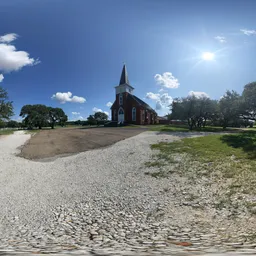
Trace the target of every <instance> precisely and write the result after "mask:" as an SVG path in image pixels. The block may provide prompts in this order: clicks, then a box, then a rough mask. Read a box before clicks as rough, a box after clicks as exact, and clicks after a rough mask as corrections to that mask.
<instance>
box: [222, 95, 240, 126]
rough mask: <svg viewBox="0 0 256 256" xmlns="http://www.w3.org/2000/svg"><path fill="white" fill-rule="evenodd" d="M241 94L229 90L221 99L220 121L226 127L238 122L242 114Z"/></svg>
mask: <svg viewBox="0 0 256 256" xmlns="http://www.w3.org/2000/svg"><path fill="white" fill-rule="evenodd" d="M241 104H242V99H241V96H240V95H239V94H238V93H237V92H235V91H229V90H228V91H227V92H226V93H225V94H224V95H223V96H222V98H221V99H220V101H219V104H218V109H219V114H220V122H221V125H222V127H223V129H225V128H226V127H227V126H228V125H230V124H232V123H233V124H234V123H238V122H239V119H240V115H241Z"/></svg>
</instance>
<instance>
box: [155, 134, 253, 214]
mask: <svg viewBox="0 0 256 256" xmlns="http://www.w3.org/2000/svg"><path fill="white" fill-rule="evenodd" d="M151 148H152V149H153V150H158V152H159V153H157V155H156V158H158V160H159V162H161V161H164V162H165V163H166V165H167V166H168V164H169V165H170V167H173V170H175V172H177V173H179V174H182V175H184V176H187V177H188V178H189V179H190V180H193V179H197V178H200V177H202V176H208V177H213V178H214V179H215V178H217V179H216V181H217V182H219V180H222V181H223V182H227V181H228V182H227V183H226V184H227V186H228V187H227V188H226V190H225V192H224V194H222V196H221V197H220V198H219V200H217V202H216V204H215V207H216V208H217V209H219V210H221V209H223V208H226V207H232V208H234V209H235V207H238V206H237V205H236V199H235V198H237V196H238V195H240V197H239V198H240V199H239V200H243V197H242V196H241V194H242V195H245V196H249V195H255V193H256V155H255V153H256V131H244V132H240V133H233V134H227V135H220V134H214V135H209V136H202V137H196V138H185V139H183V140H180V141H175V142H172V143H164V142H162V143H158V144H153V145H151ZM177 156H180V160H178V161H177V159H178V158H177ZM160 160H161V161H160ZM153 165H155V166H157V165H156V164H155V163H154V164H153ZM159 172H162V175H166V173H167V172H166V171H164V170H159ZM167 174H168V173H167ZM155 175H156V176H157V177H161V175H160V174H159V173H157V174H155ZM227 179H228V180H227ZM233 199H234V200H233ZM237 200H238V199H237ZM243 205H245V206H246V207H247V209H248V211H250V209H252V207H255V206H256V205H254V204H253V206H252V205H251V204H250V205H248V204H247V205H246V203H245V202H243Z"/></svg>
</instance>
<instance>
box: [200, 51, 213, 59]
mask: <svg viewBox="0 0 256 256" xmlns="http://www.w3.org/2000/svg"><path fill="white" fill-rule="evenodd" d="M202 59H203V60H213V59H214V53H212V52H204V53H203V54H202Z"/></svg>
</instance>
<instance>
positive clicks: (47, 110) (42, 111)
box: [20, 104, 68, 129]
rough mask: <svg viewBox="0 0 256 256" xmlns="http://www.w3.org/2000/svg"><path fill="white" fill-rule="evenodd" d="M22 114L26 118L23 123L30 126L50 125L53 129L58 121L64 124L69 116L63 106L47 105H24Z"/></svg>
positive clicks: (30, 127) (40, 127)
mask: <svg viewBox="0 0 256 256" xmlns="http://www.w3.org/2000/svg"><path fill="white" fill-rule="evenodd" d="M20 116H22V117H23V118H24V120H23V123H24V124H25V125H26V126H27V127H28V128H29V129H32V128H33V127H38V128H39V129H42V127H44V126H48V125H50V126H51V128H52V129H53V128H54V126H55V125H56V123H59V124H60V125H62V126H64V125H65V122H66V121H67V119H68V117H67V116H66V115H65V113H64V111H63V110H62V109H61V108H52V107H47V106H45V105H41V104H37V105H25V106H23V107H22V109H21V112H20Z"/></svg>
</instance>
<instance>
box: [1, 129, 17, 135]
mask: <svg viewBox="0 0 256 256" xmlns="http://www.w3.org/2000/svg"><path fill="white" fill-rule="evenodd" d="M14 131H16V130H13V129H6V130H0V135H10V134H13V132H14Z"/></svg>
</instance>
